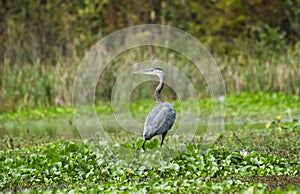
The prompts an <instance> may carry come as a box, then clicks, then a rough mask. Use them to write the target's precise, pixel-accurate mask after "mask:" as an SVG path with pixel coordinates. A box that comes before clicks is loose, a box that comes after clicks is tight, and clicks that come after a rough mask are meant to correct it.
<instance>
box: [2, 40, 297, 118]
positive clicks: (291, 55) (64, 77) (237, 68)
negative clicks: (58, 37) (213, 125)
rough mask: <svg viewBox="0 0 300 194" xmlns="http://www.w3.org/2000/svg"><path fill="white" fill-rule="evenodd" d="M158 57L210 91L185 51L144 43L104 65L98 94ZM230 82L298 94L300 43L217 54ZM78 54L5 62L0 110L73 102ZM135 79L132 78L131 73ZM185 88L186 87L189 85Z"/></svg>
mask: <svg viewBox="0 0 300 194" xmlns="http://www.w3.org/2000/svg"><path fill="white" fill-rule="evenodd" d="M151 59H159V60H161V61H165V62H168V63H171V64H172V65H175V66H176V67H178V68H179V69H180V70H181V71H183V72H184V73H185V74H186V75H187V76H188V78H189V79H190V81H191V82H192V83H193V85H194V86H196V87H195V89H196V92H197V93H198V95H200V96H208V95H209V91H208V90H207V87H206V82H205V79H204V78H203V76H202V75H201V73H199V72H197V71H195V66H194V65H193V64H192V63H191V62H190V61H189V60H188V59H187V58H185V57H184V56H181V55H180V54H178V53H176V52H174V51H171V50H167V49H162V48H155V47H141V48H134V49H131V50H128V51H126V52H125V53H122V54H120V55H119V56H117V57H116V58H115V59H114V60H113V61H111V63H110V64H108V66H107V67H106V68H105V70H104V72H103V73H102V75H101V76H100V78H99V82H98V86H97V92H96V96H97V97H96V99H97V100H100V101H108V100H110V95H111V91H112V88H113V86H114V83H115V81H116V79H117V77H118V76H119V75H120V74H121V73H122V72H123V71H124V70H125V69H126V68H128V67H130V66H131V65H132V64H133V63H135V62H137V61H143V60H151ZM216 61H217V63H218V65H219V67H220V69H221V72H222V75H223V79H224V81H225V84H226V92H227V93H242V92H252V93H256V92H261V91H263V92H281V93H285V94H295V95H299V94H300V91H299V86H300V70H299V69H300V64H299V61H300V43H299V44H296V45H294V46H291V47H289V48H288V49H286V50H285V52H279V51H278V52H269V51H265V52H263V53H262V54H260V55H257V54H253V53H247V52H241V53H240V54H239V55H236V56H228V55H221V56H216ZM79 63H80V60H79V58H78V57H77V58H74V59H69V60H64V62H61V63H57V64H56V65H52V64H40V63H38V62H37V63H35V64H34V65H26V64H22V65H18V64H13V65H12V64H2V65H1V66H0V75H1V79H0V112H3V111H7V110H16V109H24V108H29V107H50V106H60V105H62V106H69V105H71V100H72V86H73V80H74V77H75V74H76V69H77V67H78V64H79ZM129 79H130V78H129ZM155 84H156V83H151V84H150V85H148V86H147V87H145V88H141V87H139V88H137V89H136V91H134V92H133V94H132V95H133V98H136V99H141V98H148V97H149V96H150V97H151V95H152V94H153V89H154V87H155ZM179 87H183V88H180V90H184V89H185V88H184V85H183V86H179ZM164 96H166V97H167V98H173V99H174V98H176V95H175V94H174V92H173V91H172V90H171V89H170V88H166V90H164Z"/></svg>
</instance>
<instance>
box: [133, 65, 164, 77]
mask: <svg viewBox="0 0 300 194" xmlns="http://www.w3.org/2000/svg"><path fill="white" fill-rule="evenodd" d="M134 73H136V74H147V75H157V76H159V77H163V75H164V70H163V69H162V68H160V67H152V68H149V69H144V70H140V71H136V72H134Z"/></svg>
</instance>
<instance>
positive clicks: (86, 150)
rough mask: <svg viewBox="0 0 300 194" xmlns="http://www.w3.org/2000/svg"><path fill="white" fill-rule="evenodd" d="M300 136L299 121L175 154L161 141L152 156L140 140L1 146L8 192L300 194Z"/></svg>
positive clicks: (1, 181)
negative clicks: (283, 193) (286, 193)
mask: <svg viewBox="0 0 300 194" xmlns="http://www.w3.org/2000/svg"><path fill="white" fill-rule="evenodd" d="M299 133H300V121H299V120H297V119H294V120H293V121H292V122H281V121H279V120H274V121H273V122H271V123H270V124H269V125H268V126H267V127H266V128H263V129H262V128H260V129H255V128H254V129H243V130H242V129H237V130H232V129H227V130H226V131H225V132H224V134H220V136H219V138H218V139H217V140H216V141H215V142H214V143H212V144H210V145H205V144H203V143H201V142H197V140H195V141H193V142H189V143H186V144H185V146H184V147H183V148H182V149H178V150H177V151H178V152H173V153H171V154H170V153H169V152H168V151H169V148H168V147H169V146H171V145H172V143H173V142H174V141H175V140H174V139H172V138H170V137H168V138H167V139H166V142H165V144H164V145H163V147H162V148H160V147H159V140H158V139H156V138H155V139H153V140H151V141H148V142H147V143H146V151H142V148H141V145H142V143H143V140H142V139H140V138H138V139H137V140H135V141H128V140H127V141H126V140H125V139H123V140H122V141H121V140H120V141H119V142H118V141H114V142H101V141H93V142H87V143H85V144H84V143H82V142H81V141H80V140H79V139H77V140H76V139H75V140H63V139H61V140H56V141H54V140H53V139H52V140H51V139H48V141H47V139H45V141H44V142H43V141H41V140H38V139H32V140H31V145H30V144H24V145H23V146H13V147H7V146H5V142H6V143H7V141H9V140H10V139H9V138H8V139H6V141H4V140H3V139H1V141H0V145H1V146H2V149H1V150H0V191H4V192H6V191H10V192H33V191H34V192H51V193H52V192H82V193H86V192H92V193H97V192H125V193H130V192H142V193H146V192H168V193H178V192H179V193H190V192H204V193H208V192H215V193H219V192H237V191H239V192H246V193H247V192H268V193H269V192H271V193H282V192H284V191H285V192H287V191H291V192H292V191H293V192H299V191H300V188H299V187H298V186H297V185H299V184H300V178H299V177H300V163H299V161H300V155H299V153H300V152H299V151H300V146H299V143H298V139H299V138H298V137H299V135H300V134H299ZM15 138H16V137H11V142H10V143H11V144H15V145H16V144H17V143H19V141H16V140H17V139H15ZM19 140H20V141H22V139H19ZM178 145H180V144H178Z"/></svg>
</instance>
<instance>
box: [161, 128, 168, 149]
mask: <svg viewBox="0 0 300 194" xmlns="http://www.w3.org/2000/svg"><path fill="white" fill-rule="evenodd" d="M166 135H167V132H165V133H163V134H162V138H161V142H160V147H161V146H162V144H163V142H164V139H165V137H166Z"/></svg>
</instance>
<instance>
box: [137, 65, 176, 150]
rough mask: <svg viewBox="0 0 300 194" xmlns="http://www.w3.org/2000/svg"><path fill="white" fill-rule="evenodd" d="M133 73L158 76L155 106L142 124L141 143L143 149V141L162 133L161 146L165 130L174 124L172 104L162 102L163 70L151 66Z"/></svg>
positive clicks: (174, 116) (165, 133)
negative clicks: (142, 139)
mask: <svg viewBox="0 0 300 194" xmlns="http://www.w3.org/2000/svg"><path fill="white" fill-rule="evenodd" d="M134 73H138V74H147V75H157V76H158V77H159V85H158V86H157V88H156V90H155V96H156V103H157V106H156V107H155V108H154V109H153V110H152V111H151V112H150V113H149V114H148V116H147V117H146V121H145V124H144V133H143V137H144V143H143V145H142V148H143V150H145V143H146V141H147V140H150V139H151V138H152V137H153V136H155V135H160V134H161V135H162V139H161V142H160V147H161V146H162V144H163V142H164V139H165V137H166V135H167V132H168V130H169V129H171V127H172V126H173V124H174V121H175V118H176V112H175V110H174V108H173V106H172V105H171V104H170V103H168V102H162V101H161V98H160V92H161V90H162V89H163V87H164V70H163V69H162V68H160V67H153V68H150V69H145V70H140V71H137V72H134Z"/></svg>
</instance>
